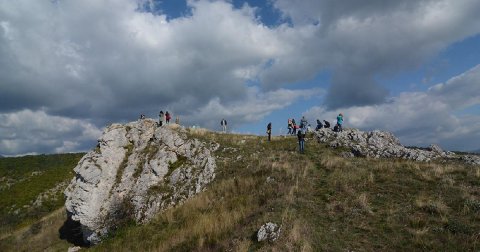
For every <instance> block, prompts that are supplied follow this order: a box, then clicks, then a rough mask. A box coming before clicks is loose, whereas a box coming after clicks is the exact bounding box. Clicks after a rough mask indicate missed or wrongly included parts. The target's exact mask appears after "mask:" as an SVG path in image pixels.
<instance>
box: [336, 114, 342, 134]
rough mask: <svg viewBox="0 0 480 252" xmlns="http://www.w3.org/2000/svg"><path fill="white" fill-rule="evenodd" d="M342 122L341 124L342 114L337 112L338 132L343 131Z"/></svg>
mask: <svg viewBox="0 0 480 252" xmlns="http://www.w3.org/2000/svg"><path fill="white" fill-rule="evenodd" d="M342 124H343V114H342V113H340V114H338V116H337V127H338V132H342V131H343V129H342Z"/></svg>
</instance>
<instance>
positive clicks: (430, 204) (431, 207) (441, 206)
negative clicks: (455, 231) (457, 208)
mask: <svg viewBox="0 0 480 252" xmlns="http://www.w3.org/2000/svg"><path fill="white" fill-rule="evenodd" d="M415 206H416V207H417V208H419V209H421V210H423V211H425V212H427V213H429V214H440V215H446V214H447V213H448V211H449V209H450V208H449V207H448V206H447V205H446V204H445V202H443V200H442V199H440V198H437V199H435V198H432V197H431V196H427V195H420V196H418V197H417V198H416V199H415Z"/></svg>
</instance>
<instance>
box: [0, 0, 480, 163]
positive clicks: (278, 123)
mask: <svg viewBox="0 0 480 252" xmlns="http://www.w3.org/2000/svg"><path fill="white" fill-rule="evenodd" d="M479 12H480V2H479V1H471V0H422V1H409V0H401V1H390V2H387V1H380V2H379V1H377V0H368V1H362V3H359V2H358V3H357V2H355V3H352V2H348V3H347V2H346V1H334V2H332V1H325V0H298V1H289V0H271V1H253V0H245V1H241V0H218V1H209V0H188V1H187V0H175V1H168V0H167V1H160V0H116V1H113V0H107V1H95V0H85V1H64V0H56V1H35V0H20V1H3V2H0V55H2V57H0V73H1V74H0V83H1V84H0V104H1V105H0V155H1V156H5V157H8V156H24V155H28V154H34V153H35V154H54V153H76V152H84V151H88V150H90V149H92V148H93V147H94V146H95V145H96V141H97V138H98V137H100V135H101V133H102V131H103V128H104V127H105V125H108V124H109V123H112V122H115V123H126V122H129V121H133V120H136V119H137V118H138V117H139V116H140V114H145V115H148V116H149V117H151V118H153V119H155V120H158V112H159V111H160V110H163V111H165V110H168V111H170V112H171V113H172V114H173V120H174V119H175V117H176V116H179V117H180V122H181V124H182V125H186V126H191V125H198V126H200V127H203V128H207V129H209V130H212V131H219V130H220V120H221V119H222V118H225V119H226V120H227V121H228V128H229V131H231V132H236V133H241V134H253V135H264V134H265V131H266V125H267V124H268V123H269V122H272V125H273V130H272V133H273V134H274V135H279V134H282V133H285V132H286V131H287V129H286V128H287V127H286V125H287V120H288V118H295V120H297V119H300V118H301V117H302V116H305V117H306V118H307V120H308V121H309V123H310V124H311V125H312V127H313V128H314V127H315V125H316V122H315V121H316V119H320V120H322V121H323V120H328V121H330V123H331V124H332V125H333V124H334V123H335V118H336V115H338V114H339V113H340V112H342V113H343V114H344V120H345V121H344V125H345V127H350V128H358V129H360V130H362V131H369V130H373V129H379V130H382V131H389V132H392V133H393V134H395V136H397V138H399V139H400V141H401V143H402V144H403V145H404V146H418V147H425V146H428V145H430V144H438V145H439V146H441V147H442V148H443V149H446V150H454V151H479V150H480V141H479V139H480V16H479V15H478V13H479Z"/></svg>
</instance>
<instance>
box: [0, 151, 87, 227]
mask: <svg viewBox="0 0 480 252" xmlns="http://www.w3.org/2000/svg"><path fill="white" fill-rule="evenodd" d="M83 155H84V153H76V154H58V155H38V156H24V157H14V158H0V178H1V179H2V182H1V184H0V185H1V189H0V227H1V228H0V233H4V232H7V231H9V230H12V229H15V228H18V227H21V226H25V225H28V224H31V223H33V222H35V221H36V220H38V219H40V218H41V217H43V216H45V215H46V214H48V213H50V212H52V211H53V210H55V209H58V208H60V207H62V206H63V205H64V203H65V201H64V198H63V189H64V188H59V190H58V191H57V192H56V193H55V196H54V197H52V198H51V199H46V200H44V202H43V204H42V205H41V206H39V207H34V206H32V203H33V201H34V200H35V199H36V198H37V197H38V195H39V194H41V193H43V192H45V191H47V190H49V189H52V188H54V187H55V186H56V185H58V184H60V183H62V182H64V183H65V186H66V184H67V183H68V182H69V181H70V180H71V179H72V178H73V177H74V172H73V168H74V167H75V165H76V164H77V163H78V161H79V160H80V158H81V157H82V156H83Z"/></svg>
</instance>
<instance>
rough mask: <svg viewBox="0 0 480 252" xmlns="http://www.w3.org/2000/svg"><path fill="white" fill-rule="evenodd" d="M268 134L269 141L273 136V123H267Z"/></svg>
mask: <svg viewBox="0 0 480 252" xmlns="http://www.w3.org/2000/svg"><path fill="white" fill-rule="evenodd" d="M267 135H268V141H270V140H271V137H272V123H271V122H270V123H268V125H267Z"/></svg>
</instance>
